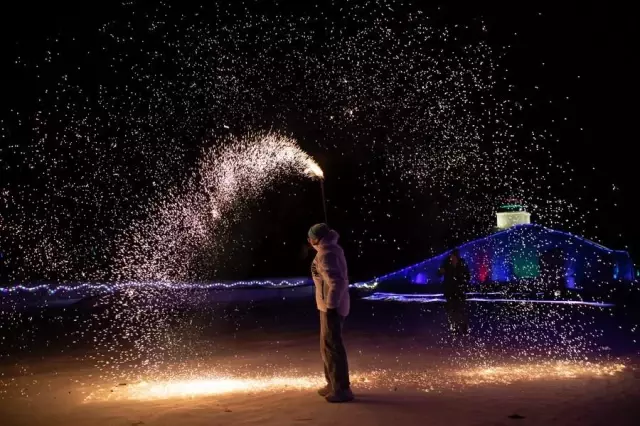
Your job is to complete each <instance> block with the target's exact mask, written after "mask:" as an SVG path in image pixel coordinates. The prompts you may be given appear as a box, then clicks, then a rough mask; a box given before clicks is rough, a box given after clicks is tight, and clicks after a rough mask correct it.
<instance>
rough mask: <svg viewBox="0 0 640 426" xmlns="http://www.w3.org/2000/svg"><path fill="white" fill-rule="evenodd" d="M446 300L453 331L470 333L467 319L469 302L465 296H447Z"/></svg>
mask: <svg viewBox="0 0 640 426" xmlns="http://www.w3.org/2000/svg"><path fill="white" fill-rule="evenodd" d="M445 298H446V302H445V309H446V310H447V317H449V325H450V326H451V330H452V331H454V332H456V333H466V332H467V331H469V324H468V319H467V302H466V300H465V298H464V296H459V295H453V296H445Z"/></svg>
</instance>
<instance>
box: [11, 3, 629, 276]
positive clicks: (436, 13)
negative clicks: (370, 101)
mask: <svg viewBox="0 0 640 426" xmlns="http://www.w3.org/2000/svg"><path fill="white" fill-rule="evenodd" d="M132 3H133V2H132ZM245 3H251V4H252V6H251V7H252V8H251V10H252V11H253V13H265V14H268V13H273V10H275V6H273V3H271V2H266V1H263V2H245ZM317 3H318V4H320V6H316V4H315V3H313V2H304V5H301V4H300V3H299V2H291V3H287V2H279V6H278V7H279V9H278V10H285V11H286V10H287V8H292V9H291V10H292V13H294V9H295V11H297V12H296V13H322V12H326V14H327V15H328V16H329V19H336V20H338V19H340V18H341V17H340V15H339V12H338V10H339V8H337V7H328V6H327V7H325V6H322V5H323V4H326V3H324V2H317ZM333 3H335V2H333ZM338 3H339V2H338ZM110 4H112V3H111V2H98V4H93V3H92V4H90V5H89V2H87V3H85V4H84V5H83V6H78V5H74V4H68V3H67V4H63V5H60V4H55V5H54V4H53V2H51V3H46V4H35V3H33V2H29V1H25V2H20V3H19V4H16V5H14V7H15V8H14V10H12V11H5V12H4V13H2V18H1V19H2V23H1V24H2V25H1V27H2V29H1V30H0V31H1V35H2V45H3V48H2V51H3V52H5V53H3V58H2V61H3V69H6V70H9V72H8V74H6V75H8V76H9V77H4V78H3V82H2V85H1V86H0V98H2V109H1V110H0V111H2V114H3V119H4V120H5V124H4V125H3V128H4V129H5V133H4V136H5V138H4V139H2V144H21V143H24V141H25V140H28V139H29V138H30V137H31V130H30V126H29V124H28V123H29V122H32V120H33V113H34V111H35V110H37V109H38V108H42V107H43V106H42V105H40V106H38V105H37V101H36V100H37V98H38V97H40V96H41V95H42V92H43V90H46V89H47V85H51V84H55V83H54V82H55V81H56V79H57V78H58V76H57V75H55V74H56V70H55V69H53V70H51V69H50V70H49V71H48V72H51V73H52V77H51V78H47V76H45V77H44V78H41V79H35V77H34V73H36V72H37V71H34V69H33V68H31V69H29V70H25V69H24V68H18V67H16V66H15V64H14V60H15V59H14V58H15V57H16V56H20V57H22V58H25V57H26V58H29V57H30V58H34V61H35V60H37V59H36V58H41V57H42V56H43V55H44V54H45V53H46V51H47V44H46V40H47V39H49V38H51V37H56V36H57V37H62V38H65V37H67V38H74V37H75V38H76V39H79V40H80V42H79V43H78V42H76V43H75V44H73V45H72V44H69V46H71V47H69V48H68V49H67V50H66V57H67V58H73V57H74V56H73V55H74V53H73V52H74V49H76V50H77V51H78V52H80V51H82V49H83V48H84V49H92V48H93V47H95V46H93V43H95V40H94V38H95V33H96V28H97V27H99V26H100V25H101V24H102V23H104V22H107V21H109V20H116V21H117V20H118V19H119V17H120V15H119V14H121V13H122V11H121V10H120V9H119V8H116V7H113V6H110ZM238 4H239V3H238ZM140 7H143V6H140ZM184 7H185V8H189V7H190V6H184ZM421 8H422V10H423V11H424V13H426V14H429V15H430V16H432V17H433V20H434V23H435V25H440V24H442V25H455V24H457V23H461V24H464V23H469V22H475V21H477V20H478V19H482V20H483V21H484V22H485V24H486V26H487V28H488V32H487V42H488V43H489V44H490V45H491V46H508V48H507V49H505V52H506V54H505V56H504V58H503V59H502V60H501V64H500V66H501V67H503V68H504V69H505V70H506V69H508V71H506V75H508V78H509V82H510V83H512V84H513V85H514V86H515V90H514V92H513V93H512V94H511V95H510V96H513V97H515V98H524V99H528V100H529V101H530V104H531V106H530V107H528V108H525V110H524V112H522V114H520V115H519V116H518V117H516V119H517V120H518V121H519V122H521V123H523V124H524V127H525V128H526V129H528V130H535V131H545V132H549V133H550V134H553V138H552V139H553V140H552V141H550V142H549V144H550V146H549V147H548V148H549V150H550V152H551V153H552V154H553V156H554V158H556V159H560V160H566V161H568V162H569V163H570V165H571V168H573V169H574V174H573V176H572V180H571V181H570V183H567V185H566V186H565V187H564V188H565V189H564V190H563V191H564V193H562V194H560V195H561V196H563V197H565V198H567V199H570V200H572V201H573V202H574V203H576V204H577V205H578V206H579V208H580V209H581V210H582V211H586V212H588V220H587V224H586V226H587V228H586V230H587V231H589V232H586V233H587V234H588V236H589V237H593V238H597V239H598V240H599V241H600V242H601V243H603V244H604V245H607V246H609V247H612V248H618V249H623V248H625V247H628V249H629V250H630V251H631V253H632V255H633V256H634V257H635V258H637V256H638V255H640V243H638V241H639V237H640V234H639V232H638V226H637V225H636V219H635V213H634V211H635V209H634V205H635V202H636V199H635V198H636V194H637V191H636V189H635V184H636V182H637V178H636V177H635V166H636V164H637V161H636V156H635V155H634V154H633V149H632V146H633V145H632V144H633V141H634V139H635V136H636V132H634V131H633V130H635V125H634V124H635V122H636V119H635V117H634V115H635V114H633V113H635V111H636V110H637V108H636V107H635V102H636V100H637V83H636V82H637V77H636V76H635V75H634V76H632V73H633V70H634V67H633V66H632V65H631V61H632V58H633V56H634V52H635V50H636V49H634V48H633V42H632V40H635V39H637V34H636V33H637V31H635V26H634V25H632V21H631V16H632V14H631V13H630V11H629V10H623V9H617V8H614V7H613V6H608V5H606V4H598V5H596V4H595V3H589V2H587V4H580V5H576V6H575V7H569V6H566V5H564V6H563V7H558V6H556V7H552V6H538V5H537V4H535V3H534V5H528V6H523V5H521V4H518V5H517V6H515V5H514V6H509V7H506V8H505V7H487V8H482V7H479V6H474V7H471V8H470V7H464V8H461V7H456V6H437V5H431V6H423V7H421ZM178 10H180V6H178V7H177V8H176V13H178ZM83 65H86V64H83ZM60 67H67V68H68V67H69V63H66V64H65V65H64V66H63V65H61V66H60ZM61 69H62V68H61ZM65 69H66V68H65ZM85 69H86V68H85ZM85 72H86V71H85ZM102 72H103V70H101V69H100V67H98V66H96V69H95V70H94V71H93V73H95V74H93V73H92V74H91V75H87V76H86V77H84V78H86V85H87V90H91V86H92V84H94V81H97V80H99V78H98V77H96V75H101V73H102ZM44 107H45V108H46V105H45V106H44ZM11 109H12V110H14V111H15V110H18V111H20V112H21V114H22V115H21V117H23V122H22V123H21V124H20V125H18V124H16V122H15V114H14V113H10V112H9V110H11ZM632 114H633V115H632ZM294 121H295V120H294ZM265 122H268V119H267V118H265ZM7 123H8V124H7ZM311 127H312V126H310V125H309V123H304V122H302V123H297V124H291V125H290V126H289V128H288V129H287V130H289V131H292V132H293V133H295V135H294V136H297V137H299V136H302V137H301V138H302V139H303V140H307V141H308V140H313V139H314V138H315V137H317V135H314V130H313V129H312V128H311ZM7 129H9V130H7ZM382 131H383V132H384V130H382ZM302 145H303V148H305V149H306V150H307V151H309V152H310V153H311V154H312V155H314V156H316V157H317V158H318V160H319V162H320V163H321V165H322V166H323V167H324V168H325V170H332V171H333V173H332V174H330V175H328V177H327V193H328V197H329V204H330V211H329V214H330V222H331V224H332V225H333V226H335V227H336V228H337V229H338V230H340V231H341V233H342V234H343V236H344V240H345V242H344V243H345V246H346V248H347V251H348V253H351V255H350V259H349V260H350V262H351V271H352V274H353V275H354V277H355V278H367V277H369V276H371V275H373V274H378V273H383V272H386V271H389V270H392V269H395V268H398V267H400V266H402V265H406V264H409V263H413V262H415V261H418V260H420V259H422V258H424V257H426V256H427V255H429V254H432V253H435V252H438V251H439V250H442V249H444V248H446V247H449V246H450V245H451V244H453V243H456V242H460V241H459V239H460V238H461V239H464V238H463V237H459V238H458V239H456V238H446V235H447V234H451V230H449V229H447V226H446V224H444V225H442V226H440V227H439V228H437V229H436V228H433V229H431V231H429V232H430V233H425V234H421V232H422V230H423V228H421V225H420V226H418V225H416V224H417V221H418V217H417V216H416V215H415V212H411V207H412V206H414V205H416V203H419V204H420V206H419V209H420V211H423V212H424V211H426V212H431V211H432V210H433V208H434V204H433V203H435V202H436V201H437V197H435V198H434V197H426V196H425V197H423V198H420V197H416V196H415V194H413V195H411V196H410V195H407V197H406V200H404V201H400V202H396V203H395V206H394V207H392V208H387V209H386V210H385V212H384V213H385V214H386V213H387V212H389V211H391V212H392V213H393V216H394V217H395V219H396V220H394V221H393V222H379V223H381V225H378V226H379V228H378V231H380V233H381V234H385V235H388V236H389V238H390V239H393V238H398V239H403V240H406V241H405V244H404V247H403V249H402V250H400V251H398V250H395V248H394V247H393V244H388V243H385V244H373V243H372V245H371V247H370V248H369V249H368V250H366V251H365V252H366V253H368V255H367V256H363V257H359V256H355V255H354V253H355V252H356V251H357V245H358V244H362V243H361V242H357V240H359V238H356V236H354V235H353V232H356V231H355V230H358V231H357V232H360V229H361V228H362V224H361V223H360V222H361V221H362V220H368V219H364V218H362V217H361V215H360V214H359V213H357V211H358V206H353V204H354V203H357V201H356V200H357V199H358V197H362V196H365V195H366V193H365V192H362V193H357V191H359V189H358V188H359V186H358V185H359V184H356V183H355V182H356V181H357V175H358V174H359V171H358V167H359V164H360V163H361V160H362V159H361V158H359V156H374V157H376V156H379V157H380V158H379V161H382V159H383V154H381V153H376V152H373V153H372V152H370V151H367V150H363V151H362V152H356V153H355V154H352V155H351V156H347V157H337V156H336V155H335V153H334V154H333V155H332V154H331V153H330V152H327V151H326V150H321V149H318V148H317V147H314V145H313V144H312V143H307V145H306V146H305V144H304V143H302ZM523 155H527V154H523ZM0 159H2V162H0V166H2V167H3V168H6V166H7V165H11V166H12V167H13V168H12V171H11V172H7V173H6V175H5V176H7V177H6V178H3V180H5V183H6V182H12V183H13V184H15V182H17V181H21V180H23V179H30V177H29V172H28V171H25V170H21V171H18V172H16V166H17V165H18V164H19V163H20V162H21V161H22V160H20V159H19V158H17V157H16V156H15V155H11V154H9V153H8V151H7V150H6V149H5V150H3V151H2V153H1V154H0ZM376 161H378V160H376V159H375V158H374V161H372V164H375V162H376ZM535 161H545V160H544V158H540V159H535ZM369 167H375V166H374V165H370V166H369ZM7 170H8V169H5V170H4V171H3V174H4V172H6V171H7ZM336 170H340V171H339V172H336ZM395 178H396V179H399V177H397V176H396V177H395ZM558 179H565V177H561V176H558ZM375 184H376V185H377V186H378V187H379V190H380V191H381V192H382V193H384V192H385V191H388V190H390V188H391V186H390V185H391V184H390V183H389V181H388V180H386V179H380V181H378V182H375ZM315 185H317V184H316V183H308V182H297V183H295V184H294V185H293V188H294V189H290V188H289V189H284V188H281V190H275V191H273V193H272V194H268V195H267V200H268V201H267V202H266V203H265V204H262V205H261V206H259V207H257V210H258V213H257V214H256V212H254V214H253V215H252V216H251V219H249V220H247V221H245V222H244V223H243V224H242V225H241V228H242V229H241V230H239V231H238V232H242V234H243V235H244V238H245V240H247V241H251V246H252V248H253V250H252V251H245V252H238V253H237V254H236V255H234V256H235V257H234V259H235V260H234V262H236V263H237V265H240V266H238V267H237V268H235V269H234V270H233V271H227V273H226V274H227V276H229V277H248V276H252V277H253V276H280V275H299V274H306V273H307V268H308V262H309V258H308V257H307V258H305V257H304V255H303V254H304V250H303V249H302V247H303V246H304V233H305V231H306V228H307V227H308V225H309V224H310V223H312V222H314V221H319V220H321V219H322V215H321V210H320V205H319V195H320V194H319V188H316V186H315ZM614 188H615V189H614ZM292 191H293V193H297V192H296V191H299V193H300V194H302V195H300V196H299V197H297V198H296V197H291V196H290V195H291V192H292ZM498 201H499V200H496V203H498ZM335 206H338V207H337V208H336V207H335ZM351 206H353V208H351ZM332 207H334V208H333V209H332ZM4 208H8V209H11V208H14V209H15V206H4ZM255 208H256V206H254V209H255ZM349 210H350V212H348V211H349ZM5 211H8V210H5ZM354 212H355V213H354ZM533 213H534V216H533V217H534V221H535V211H534V212H533ZM25 214H30V212H29V211H28V210H27V211H26V212H25ZM380 214H381V215H382V212H381V213H380ZM434 214H435V213H434ZM428 217H429V214H427V218H428ZM427 220H428V219H427ZM434 229H435V230H434ZM5 231H6V230H5ZM6 268H7V267H6V266H5V269H6ZM5 273H6V272H5Z"/></svg>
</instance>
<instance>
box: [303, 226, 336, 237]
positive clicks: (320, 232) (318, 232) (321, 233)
mask: <svg viewBox="0 0 640 426" xmlns="http://www.w3.org/2000/svg"><path fill="white" fill-rule="evenodd" d="M330 231H331V228H329V225H327V224H326V223H317V224H315V225H313V226H312V227H311V229H309V234H308V235H309V238H311V239H312V240H321V239H323V238H324V237H326V236H327V235H329V232H330Z"/></svg>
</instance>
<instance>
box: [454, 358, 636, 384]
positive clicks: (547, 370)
mask: <svg viewBox="0 0 640 426" xmlns="http://www.w3.org/2000/svg"><path fill="white" fill-rule="evenodd" d="M624 370H625V365H624V364H619V363H603V364H596V363H590V362H584V363H576V362H561V361H559V362H547V363H540V364H535V363H534V364H519V365H508V366H495V367H479V368H471V369H465V370H461V371H458V372H457V374H458V375H459V376H462V377H463V378H464V379H465V380H466V381H467V383H468V384H485V383H502V384H510V383H513V382H520V381H533V380H549V379H577V378H581V377H606V376H614V375H616V374H618V373H621V372H623V371H624Z"/></svg>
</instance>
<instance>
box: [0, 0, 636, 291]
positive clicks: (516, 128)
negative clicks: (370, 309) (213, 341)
mask: <svg viewBox="0 0 640 426" xmlns="http://www.w3.org/2000/svg"><path fill="white" fill-rule="evenodd" d="M97 3H98V4H96V5H94V4H91V5H88V4H84V5H82V6H79V5H66V6H59V5H52V4H48V5H45V6H43V5H40V4H34V3H30V2H21V3H19V4H17V5H16V6H15V7H17V9H15V10H14V11H12V13H3V18H2V25H1V27H2V29H1V30H0V31H1V32H2V41H1V42H2V51H3V55H2V56H3V57H2V69H3V70H4V71H3V74H4V77H3V80H2V85H1V86H0V87H1V88H0V90H1V93H0V98H1V99H2V102H1V109H0V111H1V115H0V120H2V121H1V122H0V170H2V179H1V181H0V191H1V192H0V197H1V198H0V218H1V220H2V222H0V226H2V227H1V228H0V238H1V239H0V242H1V245H0V251H2V252H3V256H4V258H3V264H2V276H1V278H2V280H3V281H30V280H61V281H64V280H68V281H74V280H109V279H113V277H114V276H115V274H114V273H113V271H112V260H113V257H114V256H115V255H114V243H113V242H114V241H116V240H117V236H118V235H120V234H121V233H123V232H126V229H127V227H129V226H131V223H133V222H135V220H138V219H140V218H144V217H146V215H148V214H149V211H150V207H149V206H151V205H153V203H154V200H157V199H159V198H161V197H163V196H165V195H166V194H167V193H169V191H171V189H172V188H176V187H180V186H181V184H182V183H183V182H184V181H185V180H186V179H187V177H188V176H190V175H191V174H192V173H193V172H194V170H195V168H196V164H197V162H198V158H199V156H200V155H201V153H202V151H203V150H206V149H208V148H211V147H213V148H216V147H220V146H224V144H226V143H230V142H228V141H229V140H230V139H234V138H236V137H243V136H244V135H246V134H247V133H250V132H268V131H272V132H275V133H277V134H282V135H286V136H289V137H292V138H294V139H295V140H297V141H298V143H299V145H300V147H301V148H302V149H303V150H304V151H306V152H307V153H309V154H310V155H311V156H312V157H314V158H315V159H316V160H317V161H318V163H319V164H320V166H321V167H322V168H323V170H324V172H325V175H326V190H327V197H328V205H329V223H330V224H331V225H332V226H333V227H335V228H336V229H337V230H338V231H339V232H340V234H341V235H342V242H343V244H344V246H345V249H346V251H347V257H348V260H349V263H350V269H351V275H352V279H365V278H369V277H371V276H373V275H376V274H380V273H384V272H388V271H390V270H394V269H397V268H399V267H401V266H404V265H407V264H411V263H414V262H417V261H420V260H422V259H424V258H425V257H427V256H430V255H433V254H437V253H439V252H441V251H443V250H445V249H447V248H450V247H452V246H454V245H455V244H459V243H461V242H464V241H467V240H469V239H472V238H474V237H475V236H478V235H481V234H484V233H487V232H490V231H491V228H492V226H493V225H494V221H495V219H494V215H493V213H494V210H495V208H496V207H498V205H499V204H500V203H501V202H502V201H503V200H505V199H507V198H512V197H513V198H518V199H521V200H522V201H523V202H524V203H526V204H528V205H530V206H531V205H534V206H537V207H536V208H532V209H531V212H532V220H533V221H534V222H537V223H541V224H543V225H546V226H551V227H554V228H559V229H564V230H568V231H572V232H576V233H579V234H582V235H585V236H586V237H588V238H591V239H594V240H596V241H598V242H600V243H602V244H604V245H606V246H608V247H611V248H616V249H625V248H627V249H628V250H630V252H631V254H632V256H634V257H636V258H637V256H638V253H640V245H639V244H638V237H639V233H638V227H637V225H636V222H635V213H634V212H635V209H634V203H635V202H636V200H635V198H636V190H635V188H634V186H635V183H636V181H637V179H636V177H635V173H634V172H635V170H634V166H635V165H636V163H637V161H636V159H635V158H636V156H635V155H633V149H632V141H633V139H634V137H635V132H633V131H632V127H633V126H634V124H635V117H632V112H633V111H635V109H636V108H635V107H634V100H635V99H636V98H637V90H636V89H637V85H636V81H637V79H636V78H632V75H631V74H632V70H633V69H634V68H633V67H632V65H631V61H632V58H633V56H634V55H633V52H634V49H632V39H636V38H637V34H633V33H634V31H633V30H634V29H635V28H634V27H633V26H632V23H631V16H632V15H631V13H630V12H629V11H625V10H614V8H613V6H606V5H599V6H598V7H596V6H595V5H594V6H592V5H581V6H580V7H575V8H566V9H561V8H558V7H550V6H538V5H535V6H533V5H532V6H522V5H517V6H515V5H514V6H509V7H507V8H497V7H493V8H485V9H482V8H480V7H474V8H469V7H465V8H461V7H454V6H437V5H431V6H406V5H402V4H403V3H406V2H393V1H387V2H384V1H378V2H374V1H368V2H365V1H354V2H339V1H332V2H326V1H318V2H302V4H301V3H300V2H285V1H278V2H268V1H244V2H242V1H233V2H231V1H230V2H210V3H211V4H213V6H208V7H200V6H196V5H193V6H190V5H185V4H183V3H186V2H175V3H176V4H175V5H173V4H172V2H163V3H162V6H157V5H155V4H154V3H155V2H136V1H127V2H123V3H122V4H120V5H114V4H115V2H97ZM169 6H170V7H169ZM634 77H635V76H634ZM425 82H426V83H425ZM421 90H423V92H421ZM568 205H571V206H572V207H568ZM237 211H238V215H239V216H238V217H239V218H240V219H238V220H235V219H234V220H233V221H231V222H232V223H229V224H228V225H225V226H226V228H225V229H227V228H228V231H229V232H228V234H225V235H226V237H225V238H224V239H217V240H216V241H217V243H216V244H218V245H219V246H220V247H223V248H224V250H221V251H220V252H219V253H217V254H216V256H215V257H214V258H210V259H209V258H208V260H206V262H205V265H204V266H205V267H204V268H203V267H202V265H201V266H200V267H199V268H197V269H198V272H197V273H195V272H194V273H190V274H189V277H190V278H193V279H226V278H233V279H236V278H248V277H274V276H298V275H306V274H307V273H308V265H309V262H310V253H307V250H306V249H305V247H306V246H305V237H306V231H307V229H308V227H309V226H310V225H311V224H313V223H315V222H318V221H322V220H323V214H322V204H321V198H320V187H319V184H318V182H314V181H312V180H309V179H304V178H301V177H299V176H292V177H288V178H284V179H279V180H278V181H277V182H275V183H274V184H272V185H269V187H268V188H267V189H266V191H264V192H263V193H262V195H261V196H260V197H258V198H255V199H247V200H243V201H242V203H241V206H238V208H237ZM206 257H207V256H205V258H206ZM34 259H38V260H37V261H35V260H34ZM43 259H44V260H43ZM51 259H55V261H51Z"/></svg>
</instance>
